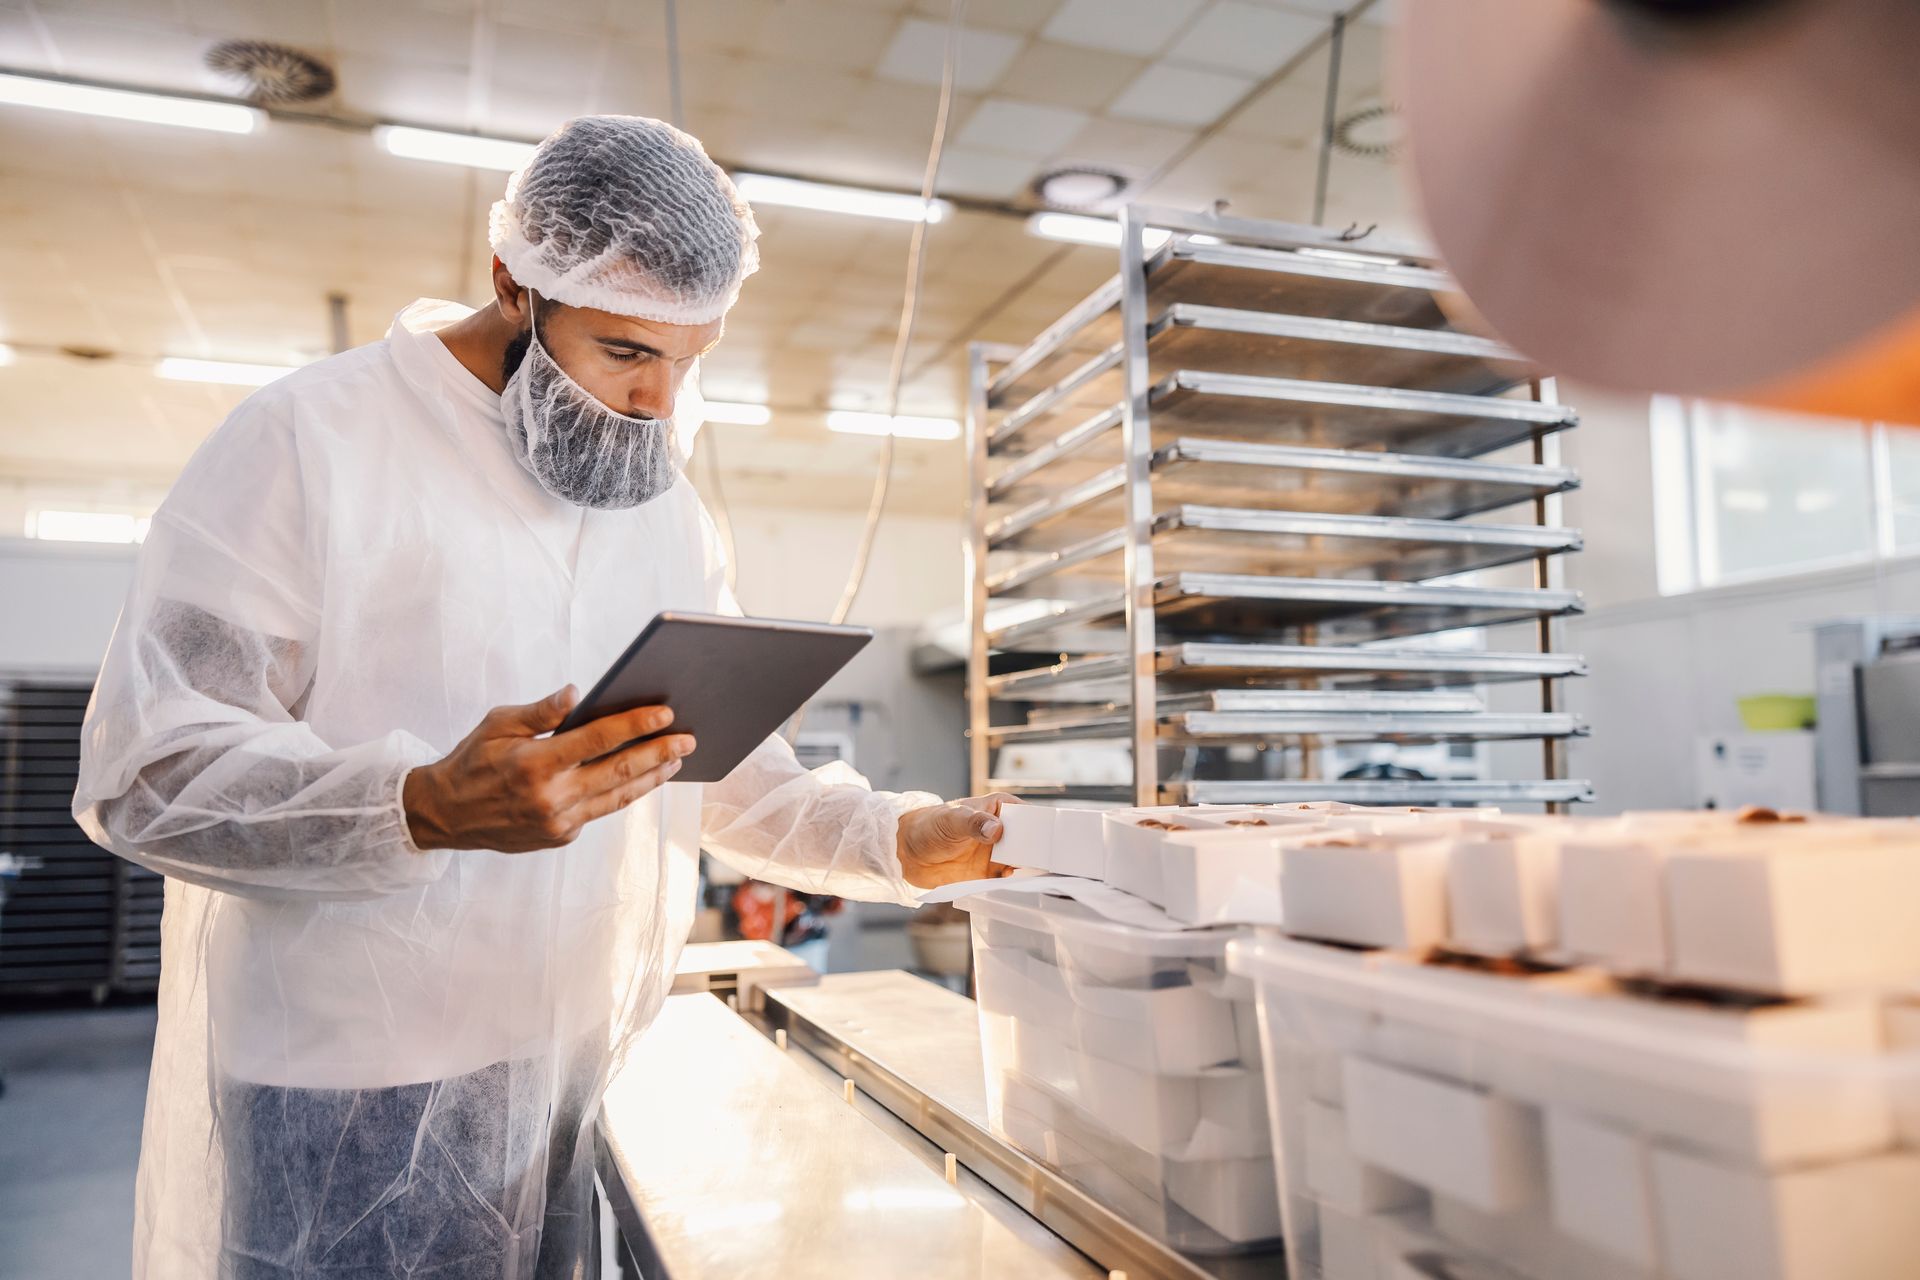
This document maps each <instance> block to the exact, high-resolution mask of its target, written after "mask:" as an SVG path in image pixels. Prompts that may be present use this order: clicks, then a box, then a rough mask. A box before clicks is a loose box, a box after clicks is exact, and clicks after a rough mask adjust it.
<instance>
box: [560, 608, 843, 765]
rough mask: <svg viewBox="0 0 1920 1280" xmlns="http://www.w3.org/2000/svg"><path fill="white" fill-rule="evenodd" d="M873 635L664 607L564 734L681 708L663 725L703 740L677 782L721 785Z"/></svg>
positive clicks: (578, 710)
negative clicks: (629, 714) (613, 718)
mask: <svg viewBox="0 0 1920 1280" xmlns="http://www.w3.org/2000/svg"><path fill="white" fill-rule="evenodd" d="M872 639H873V632H871V631H869V630H867V629H866V628H865V627H837V626H831V625H829V624H827V623H820V622H784V621H777V620H773V619H766V618H733V617H722V616H718V615H708V614H698V613H662V614H659V615H658V616H656V617H655V618H654V620H653V621H652V622H650V623H648V624H647V625H646V627H645V629H643V630H642V631H641V632H640V635H639V637H638V638H637V639H636V640H635V641H634V642H633V643H632V644H631V645H629V646H628V647H627V651H626V653H625V654H623V655H622V656H621V658H620V660H619V661H618V662H616V663H614V664H613V666H612V667H611V668H610V669H609V670H608V671H607V674H606V675H604V676H602V677H601V678H600V681H599V683H597V684H595V685H594V687H593V689H592V690H591V691H590V692H589V693H588V694H587V696H586V697H585V698H583V699H581V700H580V704H579V705H578V706H577V707H575V708H574V710H573V714H571V715H569V716H568V717H567V719H566V722H565V723H563V724H562V725H561V726H560V729H559V732H561V733H564V732H566V731H567V730H569V729H573V728H577V727H579V726H580V725H583V724H586V723H587V722H588V721H591V720H596V719H599V718H600V717H601V716H605V715H612V714H613V713H615V712H619V711H627V710H631V709H632V708H634V707H643V706H648V705H650V704H657V703H664V704H665V705H667V706H669V707H671V708H673V724H672V725H671V726H669V727H668V728H667V729H666V730H664V732H666V733H691V734H693V735H694V737H695V738H696V739H697V740H698V745H697V746H696V747H695V748H694V751H693V754H692V755H690V756H688V757H687V758H686V760H685V761H684V762H682V764H681V766H680V772H679V773H678V774H676V775H675V776H674V781H675V782H718V781H719V780H720V779H722V778H724V777H726V776H727V774H729V773H731V772H732V771H733V768H734V766H735V765H737V764H739V763H740V762H741V761H742V760H744V759H746V758H747V756H748V754H749V753H751V752H752V751H753V749H754V748H755V747H757V746H759V745H760V743H761V742H763V741H765V740H766V738H767V737H768V736H769V735H770V734H772V733H773V732H775V731H776V730H777V729H779V727H780V726H781V725H782V724H784V723H785V722H786V720H787V718H788V717H790V716H791V715H793V713H794V712H796V711H798V710H799V709H800V708H801V707H802V706H803V705H805V703H806V701H807V699H809V698H811V697H812V696H813V695H814V694H815V693H818V692H819V690H820V687H821V686H822V685H824V684H826V682H827V681H828V680H830V679H832V678H833V676H834V674H835V673H836V672H838V671H839V670H840V668H842V667H844V666H846V664H847V662H848V661H849V660H850V659H851V658H852V657H853V655H854V654H856V653H858V652H860V650H861V649H863V648H865V647H866V645H867V642H868V641H870V640H872ZM650 736H658V735H650Z"/></svg>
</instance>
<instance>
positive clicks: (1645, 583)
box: [1561, 385, 1920, 813]
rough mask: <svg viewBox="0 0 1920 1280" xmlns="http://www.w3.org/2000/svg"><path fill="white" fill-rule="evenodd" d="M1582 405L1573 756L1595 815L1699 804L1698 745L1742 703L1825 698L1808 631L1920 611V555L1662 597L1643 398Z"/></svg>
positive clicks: (1572, 456)
mask: <svg viewBox="0 0 1920 1280" xmlns="http://www.w3.org/2000/svg"><path fill="white" fill-rule="evenodd" d="M1561 396H1562V398H1563V399H1565V400H1566V401H1567V402H1568V403H1569V404H1572V405H1574V406H1576V407H1577V408H1578V409H1579V410H1580V411H1581V427H1580V429H1579V430H1577V431H1574V432H1571V433H1569V434H1568V436H1567V437H1566V440H1565V455H1564V456H1565V460H1566V462H1567V463H1568V464H1569V465H1572V466H1575V467H1577V468H1578V469H1579V470H1580V471H1581V473H1582V485H1581V488H1580V490H1579V491H1578V492H1577V493H1575V494H1573V495H1570V496H1569V497H1568V499H1567V503H1566V516H1567V521H1568V523H1570V524H1575V525H1578V526H1580V527H1582V528H1583V529H1585V531H1586V538H1587V546H1586V550H1585V551H1583V552H1581V553H1580V554H1579V555H1577V556H1574V557H1573V558H1572V559H1571V560H1570V561H1569V562H1568V566H1567V579H1568V585H1569V586H1572V587H1575V588H1578V589H1579V590H1580V591H1581V592H1582V593H1583V594H1584V595H1585V597H1586V605H1587V612H1586V614H1584V615H1583V616H1581V617H1579V618H1576V619H1573V620H1572V621H1570V622H1568V623H1567V624H1566V626H1565V631H1564V639H1563V641H1562V647H1563V648H1565V649H1567V650H1569V651H1571V652H1575V653H1582V654H1585V655H1586V657H1587V660H1588V663H1589V666H1590V669H1591V672H1592V674H1591V675H1590V676H1589V677H1588V678H1587V679H1585V680H1575V681H1570V682H1568V687H1567V705H1568V707H1569V709H1570V710H1573V711H1577V712H1579V713H1581V714H1583V715H1585V716H1586V717H1587V720H1588V722H1589V724H1590V725H1591V727H1592V729H1593V734H1592V736H1591V737H1590V738H1588V739H1586V740H1584V741H1580V742H1576V743H1575V744H1574V745H1573V747H1572V748H1571V751H1570V756H1569V765H1570V772H1571V773H1572V774H1573V775H1574V776H1576V777H1583V778H1589V779H1591V780H1592V782H1593V784H1594V789H1595V792H1596V803H1595V805H1594V806H1593V807H1592V809H1591V810H1590V811H1591V812H1596V813H1613V812H1618V811H1620V810H1622V809H1645V808H1666V807H1683V808H1684V807H1692V806H1693V805H1694V804H1695V803H1697V800H1698V792H1697V781H1696V779H1695V776H1694V741H1695V739H1696V738H1697V737H1698V736H1699V735H1701V734H1707V733H1725V732H1730V731H1734V730H1737V729H1738V728H1739V727H1740V717H1739V710H1738V707H1737V700H1738V699H1739V698H1741V697H1744V696H1747V695H1749V694H1758V693H1776V692H1777V693H1805V694H1811V693H1812V692H1813V691H1814V672H1813V637H1812V635H1811V633H1810V631H1809V628H1810V627H1811V626H1812V625H1813V624H1814V623H1816V622H1819V621H1822V620H1824V619H1828V618H1834V617H1842V616H1845V615H1849V614H1860V613H1911V612H1914V611H1916V610H1920V561H1916V560H1903V561H1892V562H1887V563H1885V564H1882V565H1879V566H1872V565H1867V566H1860V567H1856V568H1849V569H1842V570H1828V571H1823V572H1819V573H1811V574H1797V575H1794V576H1792V577H1782V578H1775V579H1771V580H1768V581H1764V582H1756V583H1749V584H1742V585H1739V586H1730V587H1720V588H1715V589H1712V590H1708V591H1699V592H1692V593H1689V594H1686V595H1679V596H1667V597H1663V596H1661V595H1660V593H1659V586H1658V581H1657V577H1656V573H1655V566H1654V522H1653V463H1652V451H1651V447H1650V442H1649V432H1648V425H1647V401H1646V398H1645V397H1638V396H1622V395H1613V394H1608V393H1604V392H1599V391H1597V390H1595V389H1592V388H1583V387H1580V386H1577V385H1563V386H1562V388H1561Z"/></svg>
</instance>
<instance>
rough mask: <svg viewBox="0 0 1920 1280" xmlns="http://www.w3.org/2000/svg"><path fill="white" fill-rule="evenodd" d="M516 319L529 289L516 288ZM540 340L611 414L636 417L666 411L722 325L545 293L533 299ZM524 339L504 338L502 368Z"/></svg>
mask: <svg viewBox="0 0 1920 1280" xmlns="http://www.w3.org/2000/svg"><path fill="white" fill-rule="evenodd" d="M519 298H520V310H521V312H522V316H521V318H522V320H524V319H525V312H526V308H527V306H528V294H527V293H526V292H525V291H522V292H521V293H520V295H519ZM538 319H539V324H540V342H541V344H542V345H543V346H545V347H546V349H547V351H548V353H549V354H550V355H552V356H553V358H554V360H555V361H556V362H558V363H559V365H560V367H561V368H562V369H565V370H566V371H567V376H568V377H570V378H572V379H573V380H574V381H575V382H577V383H579V384H580V385H581V386H582V387H584V388H586V389H587V391H588V392H589V393H591V394H592V395H593V396H594V398H595V399H597V400H599V401H600V403H601V404H604V405H606V406H607V407H608V408H609V409H612V410H614V411H615V412H616V413H624V414H629V415H631V416H633V417H636V418H669V417H672V416H673V404H674V400H675V399H676V398H677V397H678V396H679V394H680V384H681V383H682V382H684V381H685V380H686V377H687V371H688V370H689V369H691V368H692V367H693V362H694V361H695V360H697V359H699V358H700V357H701V356H703V355H705V354H706V353H707V352H709V351H711V350H713V348H714V346H715V345H717V344H718V343H719V341H720V333H721V329H722V326H723V324H724V322H723V321H721V320H715V321H713V322H712V323H710V324H700V325H686V324H661V323H659V322H657V321H653V320H635V319H633V318H632V317H630V316H617V315H614V314H613V313H612V312H610V311H595V310H593V309H591V308H589V307H568V306H562V305H561V304H559V303H557V302H552V301H550V300H548V299H546V298H542V299H540V302H539V317H538ZM528 343H529V332H528V331H527V330H524V329H523V330H522V332H521V333H520V334H519V335H518V336H517V337H515V338H514V339H513V340H512V341H511V342H509V343H508V345H507V352H506V362H505V368H504V370H503V372H504V373H505V375H506V376H507V377H508V378H511V377H512V376H513V371H514V370H515V369H517V368H519V367H520V361H521V360H522V359H524V358H525V356H526V352H527V346H528Z"/></svg>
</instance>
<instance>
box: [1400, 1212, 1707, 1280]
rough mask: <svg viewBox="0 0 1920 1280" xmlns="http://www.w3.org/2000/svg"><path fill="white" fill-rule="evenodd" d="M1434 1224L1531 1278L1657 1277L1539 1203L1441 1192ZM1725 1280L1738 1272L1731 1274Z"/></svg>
mask: <svg viewBox="0 0 1920 1280" xmlns="http://www.w3.org/2000/svg"><path fill="white" fill-rule="evenodd" d="M1433 1225H1434V1227H1435V1229H1437V1230H1438V1231H1439V1233H1440V1234H1441V1236H1443V1237H1444V1238H1446V1239H1448V1240H1452V1241H1454V1242H1455V1243H1457V1244H1459V1245H1461V1246H1462V1247H1463V1248H1466V1249H1469V1250H1471V1251H1473V1252H1474V1253H1475V1254H1476V1255H1478V1256H1479V1257H1480V1258H1481V1259H1482V1260H1483V1261H1486V1262H1493V1261H1498V1262H1499V1263H1500V1264H1502V1266H1503V1268H1504V1269H1506V1270H1507V1271H1508V1273H1509V1274H1517V1275H1521V1276H1525V1277H1527V1280H1653V1277H1654V1274H1655V1273H1654V1272H1651V1271H1647V1270H1644V1269H1642V1268H1639V1267H1634V1266H1631V1265H1629V1264H1627V1263H1624V1262H1622V1261H1621V1260H1620V1259H1618V1258H1616V1257H1614V1256H1612V1255H1610V1254H1606V1253H1601V1252H1599V1251H1598V1250H1595V1249H1592V1248H1590V1247H1588V1246H1587V1245H1586V1244H1585V1243H1583V1242H1582V1241H1579V1240H1575V1239H1573V1238H1571V1237H1569V1236H1566V1235H1562V1234H1561V1233H1560V1232H1558V1231H1556V1230H1554V1227H1553V1223H1552V1222H1551V1221H1550V1220H1549V1219H1548V1218H1547V1216H1546V1213H1545V1212H1544V1210H1543V1209H1542V1207H1541V1206H1539V1205H1534V1206H1531V1207H1529V1208H1524V1209H1516V1210H1512V1211H1510V1212H1507V1213H1488V1212H1486V1211H1485V1210H1483V1209H1477V1208H1475V1207H1474V1206H1472V1205H1470V1204H1467V1203H1466V1202H1464V1201H1461V1200H1456V1199H1454V1198H1452V1197H1450V1196H1438V1195H1437V1196H1435V1197H1434V1198H1433ZM1469 1274H1472V1273H1471V1272H1469ZM1724 1280H1735V1277H1734V1276H1733V1275H1731V1274H1729V1275H1728V1276H1726V1277H1725V1278H1724ZM1740 1280H1744V1277H1742V1278H1740Z"/></svg>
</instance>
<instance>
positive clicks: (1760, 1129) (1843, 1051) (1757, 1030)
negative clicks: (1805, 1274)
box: [1514, 988, 1893, 1167]
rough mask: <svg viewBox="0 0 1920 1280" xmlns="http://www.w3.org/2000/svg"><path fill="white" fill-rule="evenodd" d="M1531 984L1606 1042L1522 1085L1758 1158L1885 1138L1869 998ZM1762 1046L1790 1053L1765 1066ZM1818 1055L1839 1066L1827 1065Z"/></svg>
mask: <svg viewBox="0 0 1920 1280" xmlns="http://www.w3.org/2000/svg"><path fill="white" fill-rule="evenodd" d="M1539 990H1540V991H1541V992H1542V999H1543V1000H1545V1001H1548V1002H1555V1001H1559V1000H1561V999H1564V1000H1565V1001H1567V1002H1568V1005H1569V1007H1570V1010H1571V1011H1572V1012H1575V1013H1576V1014H1577V1016H1579V1017H1581V1018H1582V1019H1587V1020H1590V1021H1591V1025H1592V1027H1593V1029H1594V1031H1596V1032H1600V1033H1603V1034H1602V1037H1601V1038H1600V1039H1599V1040H1598V1041H1597V1044H1599V1045H1600V1046H1601V1047H1602V1049H1604V1050H1605V1051H1604V1052H1596V1053H1593V1054H1581V1053H1573V1054H1568V1055H1565V1056H1564V1057H1563V1058H1560V1059H1553V1060H1549V1061H1548V1068H1547V1069H1546V1070H1543V1071H1541V1072H1539V1073H1538V1074H1537V1076H1536V1077H1535V1080H1534V1082H1533V1084H1534V1085H1537V1086H1538V1089H1537V1090H1536V1088H1533V1087H1523V1086H1521V1085H1519V1084H1518V1082H1514V1084H1515V1087H1516V1088H1518V1089H1519V1091H1520V1092H1521V1093H1522V1094H1523V1095H1524V1096H1527V1097H1535V1096H1537V1095H1538V1096H1540V1097H1541V1100H1542V1101H1546V1102H1550V1103H1552V1104H1555V1105H1565V1106H1567V1107H1570V1108H1572V1109H1573V1110H1576V1111H1580V1112H1583V1113H1585V1114H1588V1115H1591V1116H1596V1117H1604V1118H1608V1119H1610V1120H1612V1121H1613V1122H1615V1123H1617V1124H1619V1125H1621V1126H1623V1127H1625V1128H1628V1129H1632V1130H1634V1131H1636V1132H1641V1133H1644V1134H1646V1135H1648V1136H1649V1137H1653V1138H1662V1139H1667V1140H1669V1141H1672V1142H1677V1143H1681V1144H1684V1145H1686V1146H1689V1147H1694V1148H1698V1149H1701V1150H1705V1151H1711V1152H1719V1153H1721V1154H1722V1155H1723V1156H1724V1157H1725V1158H1728V1159H1732V1160H1737V1161H1740V1162H1742V1163H1751V1164H1753V1165H1756V1166H1762V1167H1777V1166H1781V1165H1786V1164H1793V1163H1805V1162H1811V1161H1820V1160H1835V1159H1841V1158H1844V1157H1848V1156H1859V1155H1868V1154H1871V1153H1873V1152H1877V1151H1884V1150H1886V1149H1887V1148H1888V1147H1890V1146H1891V1145H1892V1143H1893V1117H1892V1110H1891V1103H1890V1099H1889V1097H1888V1089H1887V1084H1886V1081H1885V1080H1884V1079H1882V1078H1881V1077H1880V1076H1879V1075H1877V1074H1875V1073H1874V1072H1873V1071H1872V1070H1871V1069H1870V1068H1871V1065H1872V1063H1873V1061H1874V1058H1875V1055H1877V1054H1878V1053H1879V1052H1880V1051H1881V1048H1882V1045H1883V1034H1884V1033H1883V1030H1882V1021H1881V1013H1880V1010H1879V1008H1878V1007H1877V1006H1876V1005H1875V1004H1874V1003H1873V1002H1872V1001H1869V1000H1844V1001H1832V1002H1828V1003H1821V1004H1810V1003H1790V1004H1778V1005H1762V1006H1760V1007H1759V1008H1754V1009H1742V1008H1738V1007H1720V1006H1713V1005H1705V1004H1700V1003H1697V1002H1694V1001H1690V1000H1652V999H1647V998H1644V997H1643V996H1640V995H1637V994H1629V993H1624V992H1622V993H1617V994H1607V995H1594V994H1592V993H1589V992H1577V991H1573V990H1569V989H1565V988H1560V989H1553V988H1540V989H1539ZM1632 1041H1643V1042H1644V1043H1645V1044H1646V1045H1647V1051H1646V1053H1645V1054H1637V1053H1634V1052H1632V1051H1630V1050H1625V1049H1623V1048H1620V1047H1618V1046H1620V1045H1622V1044H1624V1043H1631V1042H1632ZM1609 1045H1613V1046H1615V1047H1613V1048H1607V1046H1609ZM1748 1051H1752V1052H1751V1053H1749V1052H1748ZM1767 1053H1774V1054H1776V1055H1781V1054H1784V1055H1787V1056H1788V1058H1789V1063H1788V1065H1787V1066H1786V1067H1785V1068H1784V1069H1774V1070H1767V1069H1766V1064H1765V1058H1764V1056H1763V1055H1765V1054H1767ZM1793 1055H1801V1056H1800V1057H1799V1058H1794V1057H1793ZM1823 1060H1825V1061H1831V1062H1832V1063H1833V1064H1834V1066H1835V1068H1836V1069H1835V1070H1834V1071H1832V1072H1831V1073H1830V1074H1829V1075H1826V1076H1823V1075H1822V1074H1821V1073H1820V1072H1819V1069H1818V1063H1820V1062H1821V1061H1823ZM1809 1063H1811V1064H1814V1065H1813V1066H1812V1068H1811V1069H1808V1068H1807V1066H1806V1065H1805V1064H1809ZM1796 1064H1798V1065H1799V1069H1795V1067H1796ZM1854 1067H1858V1068H1861V1069H1859V1070H1850V1069H1849V1068H1854Z"/></svg>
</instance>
